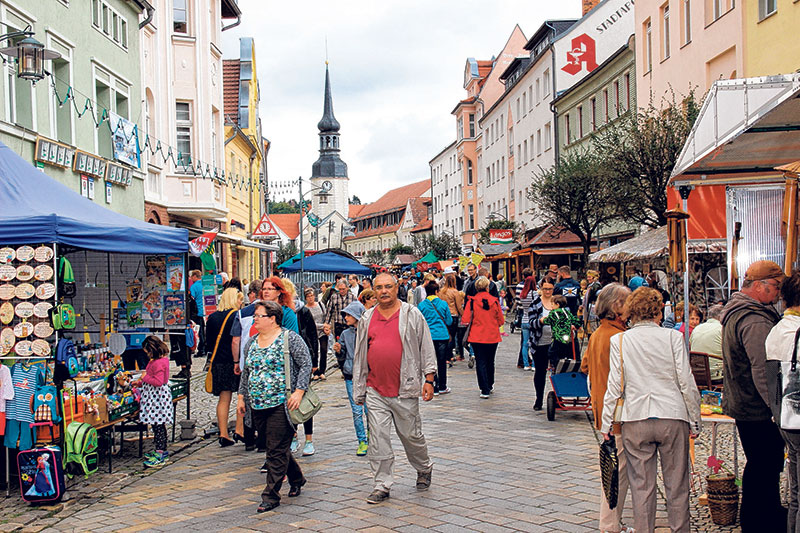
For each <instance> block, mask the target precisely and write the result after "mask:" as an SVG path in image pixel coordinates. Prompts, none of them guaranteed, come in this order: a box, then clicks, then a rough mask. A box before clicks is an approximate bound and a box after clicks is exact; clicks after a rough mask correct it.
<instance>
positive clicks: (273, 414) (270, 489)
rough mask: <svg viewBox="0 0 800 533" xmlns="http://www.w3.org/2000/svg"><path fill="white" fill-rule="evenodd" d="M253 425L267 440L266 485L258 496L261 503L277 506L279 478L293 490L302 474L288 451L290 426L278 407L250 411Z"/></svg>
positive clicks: (284, 412) (282, 410)
mask: <svg viewBox="0 0 800 533" xmlns="http://www.w3.org/2000/svg"><path fill="white" fill-rule="evenodd" d="M252 413H253V425H254V426H255V427H256V429H257V430H258V432H259V433H263V434H265V435H266V437H267V439H266V440H267V484H266V486H265V487H264V491H263V492H262V493H261V501H262V502H263V503H279V502H280V501H281V495H280V491H281V486H282V485H283V476H287V478H288V480H289V485H291V486H293V487H296V486H298V485H301V484H302V483H303V481H304V479H305V478H304V477H303V471H302V470H301V469H300V465H298V464H297V461H296V460H295V458H294V454H293V453H292V452H291V451H290V449H289V448H290V445H291V443H292V436H293V435H294V427H292V425H291V424H290V423H289V419H288V418H287V416H286V407H285V406H284V405H283V404H281V405H278V406H276V407H270V408H269V409H253V411H252Z"/></svg>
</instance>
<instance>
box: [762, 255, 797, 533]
mask: <svg viewBox="0 0 800 533" xmlns="http://www.w3.org/2000/svg"><path fill="white" fill-rule="evenodd" d="M781 296H782V297H783V301H784V303H785V304H786V311H784V313H783V318H781V320H780V322H778V323H777V324H775V327H774V328H772V331H770V332H769V335H767V340H766V342H765V348H766V351H767V361H786V362H789V361H791V360H792V352H793V351H794V343H795V338H796V337H795V335H796V334H797V331H798V329H800V271H797V270H795V271H794V272H792V275H791V277H789V278H787V279H786V281H784V282H783V285H781ZM767 364H769V363H767ZM781 435H782V436H783V440H784V441H785V442H786V446H787V447H788V448H789V453H788V458H789V516H788V519H787V527H786V531H788V532H790V533H800V505H799V504H798V501H800V480H799V478H800V475H799V474H800V472H799V470H800V431H792V430H786V429H781Z"/></svg>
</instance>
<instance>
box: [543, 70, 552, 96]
mask: <svg viewBox="0 0 800 533" xmlns="http://www.w3.org/2000/svg"><path fill="white" fill-rule="evenodd" d="M542 92H543V93H544V96H550V69H549V68H548V69H546V70H545V71H544V74H542Z"/></svg>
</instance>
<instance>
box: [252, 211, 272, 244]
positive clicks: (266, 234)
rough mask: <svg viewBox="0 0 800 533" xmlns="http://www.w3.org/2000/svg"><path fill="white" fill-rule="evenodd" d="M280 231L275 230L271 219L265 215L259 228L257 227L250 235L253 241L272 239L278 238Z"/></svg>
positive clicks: (259, 223)
mask: <svg viewBox="0 0 800 533" xmlns="http://www.w3.org/2000/svg"><path fill="white" fill-rule="evenodd" d="M278 236H279V235H278V230H277V229H275V226H274V225H273V224H272V221H270V219H269V217H268V216H267V214H266V213H265V214H264V216H262V217H261V220H260V221H259V222H258V226H256V230H255V231H254V232H253V234H252V235H250V238H251V239H271V238H275V237H278Z"/></svg>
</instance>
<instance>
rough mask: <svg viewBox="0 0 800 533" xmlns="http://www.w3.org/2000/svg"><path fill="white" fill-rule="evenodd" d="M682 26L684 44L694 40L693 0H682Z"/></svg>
mask: <svg viewBox="0 0 800 533" xmlns="http://www.w3.org/2000/svg"><path fill="white" fill-rule="evenodd" d="M681 27H682V29H683V31H682V32H681V34H682V37H683V44H688V43H690V42H692V0H681Z"/></svg>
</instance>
